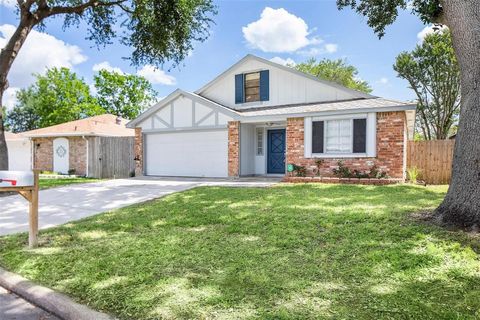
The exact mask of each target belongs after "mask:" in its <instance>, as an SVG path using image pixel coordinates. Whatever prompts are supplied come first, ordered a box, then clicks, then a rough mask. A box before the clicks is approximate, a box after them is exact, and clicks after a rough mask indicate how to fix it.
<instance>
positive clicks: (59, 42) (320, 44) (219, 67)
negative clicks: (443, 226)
mask: <svg viewBox="0 0 480 320" xmlns="http://www.w3.org/2000/svg"><path fill="white" fill-rule="evenodd" d="M14 3H15V2H14V0H0V46H3V45H4V43H5V41H6V40H5V38H8V36H9V34H10V33H11V32H13V31H12V30H13V29H14V28H13V27H12V26H10V25H16V24H17V23H18V21H17V19H16V14H15V9H14V8H13V5H14ZM216 4H217V5H218V15H217V16H215V17H214V20H215V22H216V24H215V25H214V26H213V27H212V29H211V36H210V38H209V39H208V40H207V41H206V42H204V43H197V44H195V49H194V51H193V53H192V54H191V56H189V57H188V58H187V59H186V60H185V61H184V62H183V63H182V64H181V65H180V66H179V67H178V68H175V69H173V70H170V71H168V70H167V68H166V69H165V70H164V71H162V70H154V69H153V68H151V67H149V66H146V67H140V68H135V67H132V66H130V65H129V62H128V61H127V60H125V59H124V57H128V56H129V55H130V53H131V48H128V47H125V46H122V45H120V44H118V43H115V44H113V45H108V46H106V47H105V48H102V49H100V50H98V49H97V48H96V47H93V44H92V43H91V42H89V41H87V40H85V39H84V38H85V34H86V32H85V26H80V27H79V28H71V29H67V30H65V31H63V30H62V28H61V19H54V20H51V21H49V22H48V23H47V28H46V30H45V33H46V34H43V33H39V32H34V33H33V34H31V35H30V37H29V39H28V43H27V44H26V45H25V46H24V48H22V51H23V52H21V53H20V55H19V57H18V59H17V60H18V61H16V62H15V64H14V67H13V69H12V72H11V74H10V83H11V87H12V88H11V89H10V90H9V92H8V93H7V94H6V97H5V100H6V101H7V103H8V104H9V106H11V105H12V104H13V103H14V98H13V96H14V92H15V90H16V89H17V88H21V87H24V86H26V85H28V84H29V83H31V81H32V77H31V75H30V74H31V73H32V72H41V71H42V70H44V68H45V66H67V67H70V68H72V69H73V70H75V72H77V73H78V74H79V75H80V76H82V77H84V78H85V80H86V81H87V82H88V83H91V81H92V80H91V79H92V76H93V74H94V70H97V69H99V68H100V67H108V68H118V69H119V70H121V71H122V72H128V73H139V74H142V75H144V76H146V77H147V78H148V79H150V80H151V81H152V82H153V83H154V87H155V89H156V90H157V91H158V93H159V96H160V97H163V96H166V95H168V94H169V93H170V92H172V91H173V90H175V89H176V88H177V87H179V88H182V89H184V90H189V91H193V90H195V89H198V88H200V87H201V86H202V85H203V84H205V83H206V82H208V81H209V80H211V79H212V78H214V77H215V76H216V75H217V74H219V73H220V72H222V71H223V70H225V69H226V68H228V67H229V66H230V65H231V64H233V63H235V62H236V61H237V60H239V59H240V58H242V57H243V56H244V55H246V54H248V53H251V54H255V55H258V56H261V57H263V58H266V59H272V58H275V57H277V58H275V59H276V60H277V61H280V59H278V58H281V59H283V60H287V59H291V60H293V61H294V62H297V63H298V62H302V61H305V60H306V59H308V58H309V57H315V58H318V59H322V58H330V59H336V58H346V59H347V61H348V62H349V63H350V64H353V65H354V66H356V67H357V68H358V70H359V76H360V77H361V78H362V79H364V80H366V81H368V82H369V83H370V85H371V86H372V87H373V89H374V91H373V94H375V95H379V96H382V97H386V98H392V99H398V100H411V99H414V95H413V93H412V91H411V90H410V89H408V85H407V83H406V82H405V81H403V80H401V79H398V78H397V77H396V73H395V71H394V70H393V69H392V64H393V63H394V61H395V57H396V56H397V55H398V54H399V53H400V52H401V51H404V50H411V49H413V48H414V47H415V45H416V44H417V43H418V41H419V38H421V35H422V34H424V33H425V32H426V30H428V29H425V26H424V25H423V24H422V23H421V22H420V21H419V19H418V18H417V17H416V16H413V15H411V14H410V13H408V12H403V13H401V14H400V16H399V18H398V19H397V21H396V22H395V24H393V25H392V26H390V27H389V28H388V29H387V34H386V36H385V37H383V38H382V39H378V37H377V36H376V35H375V34H374V33H373V31H372V30H371V29H370V28H369V27H368V26H367V24H366V19H365V18H364V17H361V16H359V15H357V14H356V13H355V12H352V11H351V10H349V9H345V10H342V11H339V10H337V8H336V4H335V1H334V0H331V1H330V0H325V1H298V0H292V1H287V0H284V1H251V0H243V1H241V0H236V1H235V0H234V1H230V0H229V1H216ZM291 60H289V61H291Z"/></svg>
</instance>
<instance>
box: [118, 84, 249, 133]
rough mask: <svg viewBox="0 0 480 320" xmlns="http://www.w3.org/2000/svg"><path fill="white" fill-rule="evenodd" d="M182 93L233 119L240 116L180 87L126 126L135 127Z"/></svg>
mask: <svg viewBox="0 0 480 320" xmlns="http://www.w3.org/2000/svg"><path fill="white" fill-rule="evenodd" d="M182 95H184V96H186V97H189V98H190V99H192V100H195V101H197V102H200V103H204V104H206V105H208V106H210V107H212V108H215V109H217V110H219V111H220V112H222V113H224V114H226V115H229V116H231V117H232V118H234V119H236V118H238V117H240V114H239V113H238V112H236V111H234V110H232V109H230V108H227V107H224V106H222V105H220V104H218V103H216V102H214V101H212V100H209V99H206V98H204V97H202V96H199V95H197V94H194V93H191V92H188V91H184V90H182V89H177V90H175V91H173V92H172V93H170V94H169V95H168V96H167V97H165V98H164V99H163V100H161V101H159V102H158V103H157V104H155V105H153V106H152V107H150V108H149V109H147V110H146V111H145V112H143V113H142V114H141V115H139V116H138V117H137V118H135V119H133V120H132V121H130V122H128V123H127V125H126V126H127V128H135V126H136V125H137V124H139V123H140V122H142V121H144V120H146V119H148V117H150V116H151V115H153V114H155V113H156V112H157V111H158V110H160V109H162V108H163V107H165V106H166V105H168V104H169V103H171V102H172V101H173V100H175V99H176V98H177V97H179V96H182Z"/></svg>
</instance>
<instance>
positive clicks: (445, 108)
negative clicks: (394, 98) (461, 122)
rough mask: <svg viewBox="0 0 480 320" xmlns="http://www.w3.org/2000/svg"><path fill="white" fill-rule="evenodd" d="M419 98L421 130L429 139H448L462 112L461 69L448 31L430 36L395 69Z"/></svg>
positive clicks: (404, 55)
mask: <svg viewBox="0 0 480 320" xmlns="http://www.w3.org/2000/svg"><path fill="white" fill-rule="evenodd" d="M393 68H394V69H395V71H397V73H398V76H399V77H400V78H403V79H405V80H407V81H408V83H409V84H410V88H411V89H412V90H413V91H414V92H415V94H416V96H417V99H418V100H417V101H418V103H417V127H419V128H420V130H421V131H422V134H423V136H424V137H425V139H427V140H432V139H447V138H448V136H449V134H450V133H451V130H452V126H454V125H455V124H456V123H457V121H458V115H459V111H460V70H459V68H458V63H457V58H456V57H455V52H454V50H453V46H452V38H451V36H450V32H449V31H448V30H444V31H438V32H435V33H432V34H429V35H427V36H426V37H425V39H424V41H423V42H422V43H421V44H419V45H417V46H416V48H415V49H414V50H413V51H412V52H402V53H401V54H400V55H398V57H397V59H396V62H395V64H394V66H393Z"/></svg>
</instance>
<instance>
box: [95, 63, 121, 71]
mask: <svg viewBox="0 0 480 320" xmlns="http://www.w3.org/2000/svg"><path fill="white" fill-rule="evenodd" d="M92 70H93V71H95V72H98V71H100V70H107V71H109V72H117V73H120V74H123V73H124V72H123V71H122V69H120V68H118V67H112V66H111V65H110V62H108V61H103V62H100V63H96V64H94V65H93V67H92Z"/></svg>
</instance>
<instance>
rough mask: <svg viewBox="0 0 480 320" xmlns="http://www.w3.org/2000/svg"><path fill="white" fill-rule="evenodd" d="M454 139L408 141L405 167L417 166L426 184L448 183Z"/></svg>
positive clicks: (450, 173)
mask: <svg viewBox="0 0 480 320" xmlns="http://www.w3.org/2000/svg"><path fill="white" fill-rule="evenodd" d="M454 144H455V140H430V141H418V142H415V141H408V146H407V168H412V167H417V168H418V170H419V172H420V177H419V179H421V180H423V181H425V182H426V183H428V184H448V183H450V177H451V175H452V160H453V146H454Z"/></svg>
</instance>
